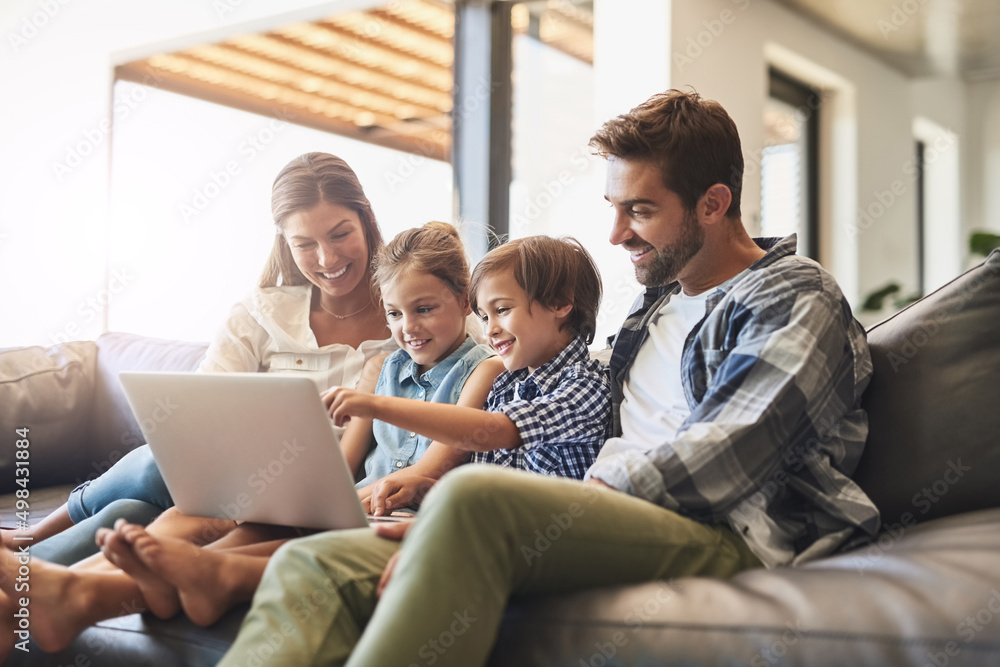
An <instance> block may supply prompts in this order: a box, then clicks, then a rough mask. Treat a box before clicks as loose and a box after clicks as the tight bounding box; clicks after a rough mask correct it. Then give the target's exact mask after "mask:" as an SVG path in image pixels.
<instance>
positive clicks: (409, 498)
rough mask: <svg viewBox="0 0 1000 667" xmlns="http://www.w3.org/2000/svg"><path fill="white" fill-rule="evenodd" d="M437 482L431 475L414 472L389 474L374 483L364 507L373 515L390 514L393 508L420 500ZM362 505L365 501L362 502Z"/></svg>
mask: <svg viewBox="0 0 1000 667" xmlns="http://www.w3.org/2000/svg"><path fill="white" fill-rule="evenodd" d="M435 482H437V480H436V479H434V478H433V477H423V476H421V475H415V474H402V475H398V474H397V475H389V476H387V477H383V478H382V479H381V480H379V481H378V482H376V483H375V485H374V487H373V488H372V492H371V495H370V496H369V497H368V499H367V506H366V507H365V509H366V510H367V511H369V512H371V513H372V514H373V515H375V516H382V515H383V514H391V513H392V511H393V510H394V509H398V508H400V507H406V506H407V505H411V504H413V502H414V501H416V502H420V501H421V500H423V498H424V496H425V495H426V494H427V492H428V491H429V490H430V488H431V487H432V486H434V483H435ZM362 504H363V505H364V504H365V503H364V502H362Z"/></svg>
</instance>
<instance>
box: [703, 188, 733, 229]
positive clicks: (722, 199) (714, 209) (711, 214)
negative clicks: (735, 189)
mask: <svg viewBox="0 0 1000 667" xmlns="http://www.w3.org/2000/svg"><path fill="white" fill-rule="evenodd" d="M732 203H733V193H732V191H731V190H730V189H729V187H728V186H725V185H723V184H722V183H716V184H715V185H712V186H710V187H709V188H708V190H705V194H703V195H702V196H701V199H699V200H698V212H699V213H701V217H702V219H703V221H704V222H708V223H714V222H718V221H720V220H722V219H723V218H725V217H726V212H727V211H728V210H729V205H730V204H732Z"/></svg>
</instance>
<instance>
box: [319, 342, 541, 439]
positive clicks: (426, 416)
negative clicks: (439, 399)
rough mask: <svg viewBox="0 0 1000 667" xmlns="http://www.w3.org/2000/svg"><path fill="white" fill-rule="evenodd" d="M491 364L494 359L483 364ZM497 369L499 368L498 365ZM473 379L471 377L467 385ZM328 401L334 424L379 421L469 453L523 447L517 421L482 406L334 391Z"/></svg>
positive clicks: (345, 390)
mask: <svg viewBox="0 0 1000 667" xmlns="http://www.w3.org/2000/svg"><path fill="white" fill-rule="evenodd" d="M488 361H492V359H491V360H487V361H484V362H483V364H485V363H487V362H488ZM497 363H499V360H497ZM483 364H480V366H482V365H483ZM501 365H502V364H501ZM493 367H494V368H496V366H495V365H494V366H493ZM476 371H477V372H478V371H479V368H477V369H476ZM484 373H485V372H484ZM496 374H499V371H497V373H496ZM475 375H476V373H473V376H475ZM494 377H496V375H494ZM472 380H473V378H472V377H470V378H469V380H468V381H467V384H468V383H469V382H472ZM490 384H491V385H492V379H491V380H490ZM488 393H489V392H488V390H487V394H488ZM324 398H325V400H326V405H327V407H328V408H329V410H330V414H331V415H332V416H333V420H334V422H335V423H336V424H339V425H343V424H344V423H346V422H348V421H349V420H351V419H352V418H360V419H379V420H381V421H384V422H388V423H390V424H392V425H393V426H396V427H398V428H402V429H405V430H407V431H415V432H417V433H419V434H421V435H423V436H425V437H427V438H430V439H431V440H435V441H437V442H440V443H443V444H445V445H448V446H449V447H454V448H456V449H460V450H463V451H468V452H488V451H490V450H492V449H515V448H517V447H519V446H520V445H521V434H520V433H519V432H518V430H517V426H515V425H514V422H512V421H511V420H510V419H509V418H508V417H507V416H506V415H503V414H500V413H492V412H486V411H484V410H483V409H482V408H481V407H479V408H474V407H469V406H468V405H462V404H459V405H451V404H443V403H424V402H423V401H416V400H413V399H409V398H395V397H389V396H371V395H368V394H363V393H360V392H356V391H351V390H349V389H333V390H331V391H330V392H329V393H328V394H326V395H325V397H324Z"/></svg>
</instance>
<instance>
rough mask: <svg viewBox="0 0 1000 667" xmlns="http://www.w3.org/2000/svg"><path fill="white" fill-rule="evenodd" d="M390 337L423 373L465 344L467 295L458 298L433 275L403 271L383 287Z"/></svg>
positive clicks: (467, 308)
mask: <svg viewBox="0 0 1000 667" xmlns="http://www.w3.org/2000/svg"><path fill="white" fill-rule="evenodd" d="M382 303H383V304H384V306H385V319H386V322H387V323H388V324H389V329H390V330H391V331H392V337H393V338H394V339H395V340H396V343H398V344H399V347H401V348H402V349H404V350H406V352H407V353H408V354H409V355H410V358H411V359H413V361H415V362H416V363H417V365H418V366H419V367H420V372H421V373H425V372H427V371H428V370H430V369H431V368H434V366H436V365H437V364H438V363H440V362H441V361H443V360H444V359H446V358H447V357H448V355H450V354H451V353H452V352H454V351H455V350H457V349H458V348H459V347H461V345H462V343H463V342H465V318H466V316H467V315H468V314H469V313H470V312H471V310H470V308H469V299H468V297H467V296H463V297H459V296H458V295H456V294H455V292H454V291H453V290H452V289H451V288H450V287H448V285H447V284H446V283H445V282H444V281H443V280H441V279H440V278H438V277H437V276H435V275H432V274H429V273H421V272H417V271H404V272H403V273H401V274H399V275H397V276H396V277H395V278H394V279H393V280H391V281H389V282H388V283H385V284H383V285H382Z"/></svg>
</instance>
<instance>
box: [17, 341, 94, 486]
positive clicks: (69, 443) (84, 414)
mask: <svg viewBox="0 0 1000 667" xmlns="http://www.w3.org/2000/svg"><path fill="white" fill-rule="evenodd" d="M96 358H97V346H96V345H95V344H94V343H93V342H90V341H82V342H73V343H63V344H60V345H53V346H52V347H48V348H45V347H39V346H33V347H22V348H12V349H7V350H0V493H10V492H11V491H13V490H14V489H15V468H16V467H17V466H16V460H15V456H16V451H17V449H16V448H15V446H14V441H15V440H17V439H20V438H19V436H18V435H16V433H15V431H16V429H22V428H27V429H28V441H29V443H30V445H29V447H28V451H29V458H28V461H29V463H30V465H29V466H28V469H29V475H28V484H29V491H30V490H31V488H41V487H43V486H48V485H53V484H60V483H64V482H69V481H72V477H73V473H74V471H77V470H80V469H82V468H85V467H86V466H87V460H88V459H89V458H90V457H89V453H88V449H87V422H88V420H89V413H90V410H91V405H92V399H93V395H94V364H95V360H96Z"/></svg>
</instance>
